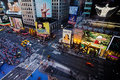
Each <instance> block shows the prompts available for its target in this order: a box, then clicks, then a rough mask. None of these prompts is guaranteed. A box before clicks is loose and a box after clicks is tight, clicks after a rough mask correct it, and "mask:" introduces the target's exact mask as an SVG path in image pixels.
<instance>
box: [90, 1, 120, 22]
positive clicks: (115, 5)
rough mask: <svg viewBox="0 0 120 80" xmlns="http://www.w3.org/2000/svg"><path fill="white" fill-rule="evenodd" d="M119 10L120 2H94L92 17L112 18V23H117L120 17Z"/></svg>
mask: <svg viewBox="0 0 120 80" xmlns="http://www.w3.org/2000/svg"><path fill="white" fill-rule="evenodd" d="M119 10H120V0H93V7H92V11H91V16H98V17H99V18H111V19H110V20H111V21H115V20H116V21H117V20H118V16H120V15H119ZM108 20H109V19H108Z"/></svg>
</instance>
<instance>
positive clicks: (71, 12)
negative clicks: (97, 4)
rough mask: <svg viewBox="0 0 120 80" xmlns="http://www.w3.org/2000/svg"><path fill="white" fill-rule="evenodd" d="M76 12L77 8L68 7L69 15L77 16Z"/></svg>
mask: <svg viewBox="0 0 120 80" xmlns="http://www.w3.org/2000/svg"><path fill="white" fill-rule="evenodd" d="M77 12H78V7H77V6H70V8H69V14H72V15H77Z"/></svg>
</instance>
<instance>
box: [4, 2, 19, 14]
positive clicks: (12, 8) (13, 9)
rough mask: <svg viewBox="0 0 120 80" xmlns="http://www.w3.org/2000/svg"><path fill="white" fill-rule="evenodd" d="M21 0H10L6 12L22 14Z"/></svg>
mask: <svg viewBox="0 0 120 80" xmlns="http://www.w3.org/2000/svg"><path fill="white" fill-rule="evenodd" d="M20 1H21V0H8V3H7V7H8V9H7V11H6V14H16V15H21V7H20Z"/></svg>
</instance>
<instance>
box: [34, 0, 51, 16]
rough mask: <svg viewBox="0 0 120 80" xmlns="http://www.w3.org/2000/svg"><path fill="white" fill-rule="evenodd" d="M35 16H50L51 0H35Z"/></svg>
mask: <svg viewBox="0 0 120 80" xmlns="http://www.w3.org/2000/svg"><path fill="white" fill-rule="evenodd" d="M35 4H36V14H37V17H52V1H51V0H35Z"/></svg>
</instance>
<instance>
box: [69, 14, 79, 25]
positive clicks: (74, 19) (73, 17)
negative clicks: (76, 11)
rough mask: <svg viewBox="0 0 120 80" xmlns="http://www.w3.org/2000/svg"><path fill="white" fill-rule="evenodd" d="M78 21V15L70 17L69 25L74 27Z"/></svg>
mask: <svg viewBox="0 0 120 80" xmlns="http://www.w3.org/2000/svg"><path fill="white" fill-rule="evenodd" d="M76 19H77V16H76V15H69V21H68V23H69V24H73V25H74V24H76Z"/></svg>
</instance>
